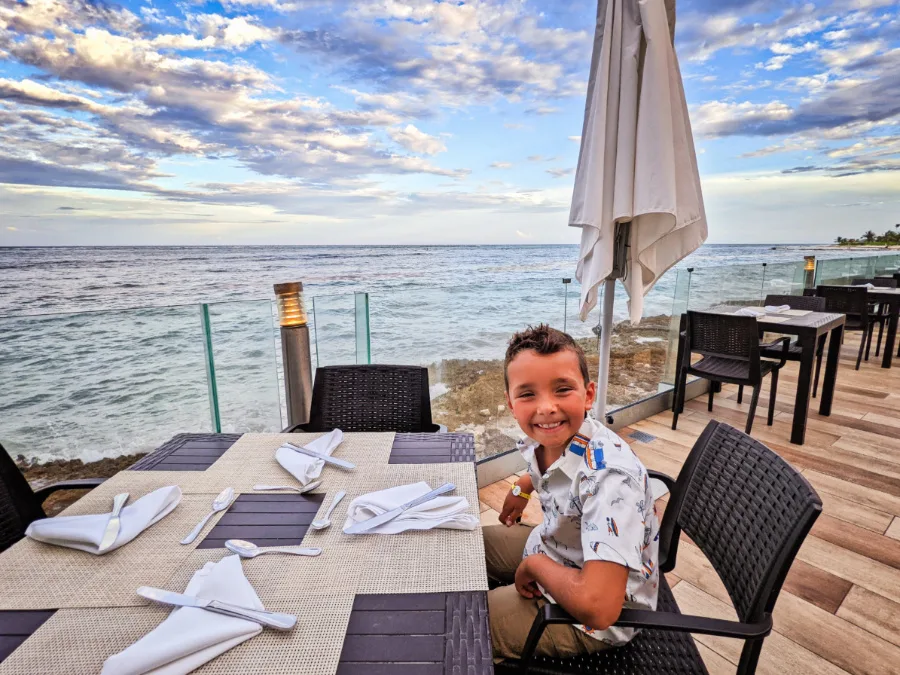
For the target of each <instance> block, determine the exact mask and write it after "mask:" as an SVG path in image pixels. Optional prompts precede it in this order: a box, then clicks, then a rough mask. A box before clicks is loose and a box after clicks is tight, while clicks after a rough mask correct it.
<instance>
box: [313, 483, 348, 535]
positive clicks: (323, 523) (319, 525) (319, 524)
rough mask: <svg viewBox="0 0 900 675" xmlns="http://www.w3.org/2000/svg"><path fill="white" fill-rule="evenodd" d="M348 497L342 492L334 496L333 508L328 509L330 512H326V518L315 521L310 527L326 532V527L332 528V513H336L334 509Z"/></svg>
mask: <svg viewBox="0 0 900 675" xmlns="http://www.w3.org/2000/svg"><path fill="white" fill-rule="evenodd" d="M346 496H347V493H346V492H344V491H343V490H341V491H340V492H338V493H337V494H336V495H335V496H334V501H333V502H331V506H329V507H328V510H327V511H326V512H325V517H324V518H322V519H321V520H314V521H312V524H311V525H310V527H311V528H312V529H314V530H324V529H325V528H326V527H331V512H332V511H334V507H335V506H337V505H338V504H339V503H340V501H341V500H342V499H343V498H344V497H346Z"/></svg>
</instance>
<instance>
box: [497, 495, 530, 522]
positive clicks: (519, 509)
mask: <svg viewBox="0 0 900 675" xmlns="http://www.w3.org/2000/svg"><path fill="white" fill-rule="evenodd" d="M526 506H528V500H527V499H525V497H516V496H515V495H514V494H513V493H512V492H510V493H509V494H507V495H506V499H504V500H503V510H502V511H501V512H500V518H499V520H500V522H501V523H503V524H504V525H506V526H507V527H512V526H513V525H515V524H516V521H517V520H518V519H519V518H521V517H522V513H523V512H524V511H525V507H526Z"/></svg>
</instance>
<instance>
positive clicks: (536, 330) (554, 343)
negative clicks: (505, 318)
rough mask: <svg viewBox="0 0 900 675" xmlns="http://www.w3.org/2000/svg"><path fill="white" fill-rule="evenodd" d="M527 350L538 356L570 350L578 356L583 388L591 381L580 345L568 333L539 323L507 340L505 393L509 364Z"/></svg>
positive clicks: (504, 363)
mask: <svg viewBox="0 0 900 675" xmlns="http://www.w3.org/2000/svg"><path fill="white" fill-rule="evenodd" d="M528 349H531V350H534V351H536V352H537V353H538V354H556V353H557V352H561V351H562V350H564V349H571V350H572V351H573V352H575V355H576V356H578V367H579V368H580V369H581V376H582V377H583V378H584V386H587V385H588V383H589V382H590V381H591V376H590V373H588V365H587V359H585V358H584V350H583V349H582V348H581V345H579V344H578V343H577V342H575V340H573V339H572V336H571V335H569V334H568V333H563V332H562V331H561V330H556V329H555V328H550V326H548V325H547V324H544V323H539V324H538V325H537V326H528V328H526V329H525V330H520V331H519V332H518V333H516V334H515V335H513V336H512V337H511V338H510V340H509V346H508V347H507V348H506V358H505V359H504V361H503V382H504V383H505V384H506V390H507V391H509V376H508V375H507V369H508V368H509V364H510V362H511V361H512V360H513V359H514V358H516V356H518V355H519V354H520V353H521V352H524V351H526V350H528Z"/></svg>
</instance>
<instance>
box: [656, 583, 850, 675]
mask: <svg viewBox="0 0 900 675" xmlns="http://www.w3.org/2000/svg"><path fill="white" fill-rule="evenodd" d="M672 593H673V594H674V595H675V600H676V601H677V602H678V606H679V607H680V608H681V610H682V611H683V612H684V613H686V614H699V615H701V616H709V617H713V618H716V619H731V620H734V618H735V616H734V610H733V609H732V608H731V606H730V605H728V604H726V603H724V602H722V601H721V600H717V599H716V598H714V597H713V596H711V595H709V594H708V593H704V592H703V591H701V590H699V589H698V588H696V587H695V586H693V585H691V584H689V583H688V582H686V581H682V582H681V583H680V584H678V586H677V587H675V588H673V589H672ZM801 602H802V601H801ZM694 639H695V640H696V641H697V642H699V643H701V644H702V645H704V646H706V647H707V648H709V649H711V650H712V651H714V652H716V654H718V655H719V656H722V657H723V658H725V659H727V660H728V661H730V662H731V663H734V664H737V662H738V660H739V659H740V656H741V648H742V646H743V643H742V642H741V641H740V640H732V639H729V638H720V637H712V636H709V635H696V636H694ZM756 672H757V675H809V673H816V675H846V673H847V671H846V670H844V669H842V668H839V667H838V666H836V665H834V664H833V663H831V662H829V661H827V660H825V659H823V658H822V657H820V656H818V655H817V654H816V653H815V652H812V651H810V650H808V649H806V648H804V647H802V646H801V645H799V644H797V643H796V642H794V641H792V640H788V639H787V638H786V637H784V635H782V634H781V633H779V632H777V630H776V631H773V632H772V634H771V635H769V637H767V638H766V641H765V642H764V643H763V648H762V653H761V654H760V658H759V666H758V667H757V669H756Z"/></svg>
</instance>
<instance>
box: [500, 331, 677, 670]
mask: <svg viewBox="0 0 900 675" xmlns="http://www.w3.org/2000/svg"><path fill="white" fill-rule="evenodd" d="M504 370H505V376H506V400H507V403H508V405H509V408H510V410H511V411H512V413H513V416H514V417H515V418H516V421H517V422H518V423H519V426H520V427H521V429H522V431H523V432H524V433H525V434H526V438H524V439H523V440H521V441H519V444H518V448H519V450H520V452H521V453H522V456H523V457H524V458H525V464H526V469H527V470H526V472H525V474H523V475H522V477H521V478H519V480H518V481H517V482H516V485H515V486H514V487H513V488H512V490H511V492H510V493H509V494H508V495H507V497H506V501H505V502H504V503H503V512H502V513H501V514H500V522H501V523H502V524H501V525H494V526H491V527H486V528H484V544H485V557H486V558H487V568H488V575H489V576H490V577H491V578H493V579H495V580H496V581H500V582H503V583H506V584H510V585H507V586H501V587H499V588H495V589H494V590H492V591H490V592H489V594H488V606H489V613H490V622H491V638H492V641H493V646H494V656H495V657H496V658H498V659H500V658H517V657H519V655H520V654H521V652H522V649H523V647H524V646H525V640H526V638H527V636H528V631H529V629H530V628H531V624H532V622H533V620H534V617H535V615H536V614H537V612H538V610H539V608H540V607H542V606H543V604H544V603H545V602H547V601H549V602H556V603H559V604H560V605H561V606H562V607H563V608H564V609H565V610H566V611H568V612H569V613H570V614H571V615H572V616H574V617H575V618H576V619H578V620H579V621H581V624H580V625H574V626H573V625H559V624H556V625H551V626H549V627H548V628H547V630H546V631H545V632H544V634H543V636H542V638H541V641H540V643H539V644H538V647H537V651H538V653H540V654H545V655H549V656H557V657H564V656H574V655H576V654H580V653H586V652H594V651H597V650H600V649H605V648H607V647H609V646H614V645H622V644H625V643H626V642H628V641H629V640H630V639H631V638H632V636H633V635H634V629H630V628H614V627H611V626H612V624H613V623H615V621H616V619H618V617H619V613H620V611H621V610H622V608H623V607H632V608H639V609H656V596H657V587H658V584H659V572H658V571H657V569H656V565H657V552H658V548H659V542H658V538H659V525H658V523H657V518H656V511H655V509H654V504H653V494H652V492H651V488H650V481H649V479H648V477H647V470H646V469H645V468H644V466H643V464H641V461H640V460H639V459H638V458H637V456H636V455H635V454H634V453H633V452H632V451H631V449H630V448H629V447H628V445H627V444H626V443H624V442H623V441H622V439H621V438H619V436H617V435H616V434H615V433H613V432H612V431H610V430H608V429H607V428H606V427H604V426H603V425H602V424H600V423H599V422H597V421H596V420H594V419H593V418H589V417H587V412H588V411H589V410H590V409H591V405H592V404H593V402H594V393H595V385H594V383H593V382H591V381H590V376H589V375H588V368H587V362H586V361H585V358H584V352H583V351H582V349H581V347H579V346H578V344H577V343H576V342H575V341H574V340H573V339H572V338H571V337H570V336H569V335H567V334H565V333H562V332H560V331H558V330H555V329H553V328H550V327H549V326H545V325H539V326H537V327H534V328H532V327H529V328H528V329H527V330H524V331H522V332H519V333H517V334H516V335H514V336H513V337H512V339H511V340H510V343H509V347H508V349H507V351H506V362H505V366H504ZM529 499H539V500H540V503H541V509H542V510H543V520H542V522H541V524H540V525H538V526H537V527H534V528H532V527H528V526H525V525H520V524H517V523H516V521H517V519H518V518H519V517H520V516H521V515H522V512H523V511H524V509H525V507H526V506H527V504H528V500H529ZM512 584H514V585H512Z"/></svg>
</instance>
